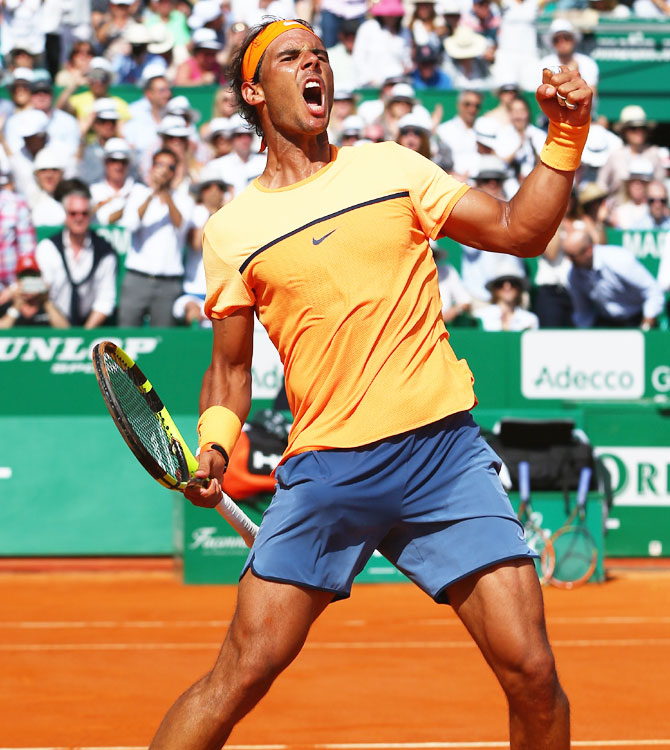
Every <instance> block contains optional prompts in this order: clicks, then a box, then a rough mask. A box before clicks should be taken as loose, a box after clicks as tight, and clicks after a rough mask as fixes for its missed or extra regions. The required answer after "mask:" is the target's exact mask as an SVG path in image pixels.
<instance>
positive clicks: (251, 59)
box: [242, 21, 318, 81]
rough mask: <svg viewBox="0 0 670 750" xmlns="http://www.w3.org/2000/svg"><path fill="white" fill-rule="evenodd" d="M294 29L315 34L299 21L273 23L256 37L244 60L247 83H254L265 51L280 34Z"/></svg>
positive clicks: (243, 73) (243, 75)
mask: <svg viewBox="0 0 670 750" xmlns="http://www.w3.org/2000/svg"><path fill="white" fill-rule="evenodd" d="M294 29H304V30H305V31H309V33H310V34H314V32H313V31H312V30H311V29H308V28H307V26H305V25H304V24H302V23H300V22H299V21H273V22H272V23H270V24H268V25H267V26H266V27H265V28H264V29H263V31H261V32H260V33H259V34H258V35H257V36H256V37H254V40H253V42H251V44H250V45H249V46H248V47H247V51H246V52H245V53H244V58H243V59H242V78H243V79H244V80H245V81H253V79H254V75H255V73H256V68H257V67H258V63H259V62H260V59H261V57H263V53H264V52H265V50H266V49H267V48H268V47H269V46H270V44H271V43H272V42H273V41H274V40H275V39H276V38H277V37H278V36H279V35H280V34H283V33H284V32H285V31H293V30H294ZM314 36H316V34H314ZM317 39H318V37H317Z"/></svg>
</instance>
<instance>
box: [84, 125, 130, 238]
mask: <svg viewBox="0 0 670 750" xmlns="http://www.w3.org/2000/svg"><path fill="white" fill-rule="evenodd" d="M103 158H104V162H105V174H104V177H103V178H102V179H101V180H100V181H98V182H94V183H93V184H92V185H91V202H92V211H93V221H94V222H96V223H97V224H115V223H116V222H118V221H120V220H121V217H122V216H123V209H124V208H125V206H126V203H127V201H128V198H129V196H130V192H131V190H132V189H133V186H134V185H135V179H134V177H133V176H132V175H131V174H130V167H131V162H132V158H133V154H132V149H131V147H130V145H129V144H128V143H127V142H126V141H124V140H123V138H110V139H109V140H108V141H107V143H105V147H104V149H103Z"/></svg>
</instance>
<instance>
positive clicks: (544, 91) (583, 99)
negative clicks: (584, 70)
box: [535, 65, 593, 125]
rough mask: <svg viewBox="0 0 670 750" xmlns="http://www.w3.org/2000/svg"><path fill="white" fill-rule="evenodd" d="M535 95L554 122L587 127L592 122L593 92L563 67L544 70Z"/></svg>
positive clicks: (572, 72) (577, 76) (574, 72)
mask: <svg viewBox="0 0 670 750" xmlns="http://www.w3.org/2000/svg"><path fill="white" fill-rule="evenodd" d="M535 96H536V98H537V101H538V104H539V105H540V107H541V108H542V111H543V112H544V114H545V115H546V116H547V117H548V118H549V120H550V121H551V122H565V123H567V124H569V125H586V124H587V123H589V122H590V121H591V102H592V100H593V91H591V89H590V88H589V87H588V85H587V83H586V81H585V80H584V79H583V78H582V77H581V76H580V75H579V73H578V72H577V71H576V70H568V68H566V67H565V66H564V65H561V66H559V65H557V66H555V67H552V68H544V69H543V70H542V83H541V84H540V86H539V87H538V89H537V92H536V94H535Z"/></svg>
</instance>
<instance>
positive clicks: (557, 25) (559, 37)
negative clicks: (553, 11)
mask: <svg viewBox="0 0 670 750" xmlns="http://www.w3.org/2000/svg"><path fill="white" fill-rule="evenodd" d="M581 39H582V35H581V34H580V32H579V31H577V29H576V28H575V27H574V26H573V25H572V23H571V22H570V21H568V20H567V18H555V19H554V20H553V21H552V22H551V25H550V26H549V31H548V32H547V34H546V36H545V38H544V42H545V45H546V47H547V48H548V49H550V50H551V52H549V53H548V54H547V55H545V56H544V57H543V58H542V59H541V60H540V69H539V70H538V74H537V75H538V79H539V78H540V76H541V75H542V69H543V68H551V67H554V66H556V65H564V66H565V67H567V68H569V69H570V70H577V71H579V75H580V76H581V77H582V78H583V79H584V80H585V81H586V83H587V84H588V85H589V86H590V88H591V89H592V90H593V93H594V94H595V92H596V89H597V88H598V79H599V75H600V74H599V71H598V63H597V62H596V61H595V60H594V59H593V58H592V57H589V55H585V54H583V53H581V52H577V47H578V45H579V43H580V42H581Z"/></svg>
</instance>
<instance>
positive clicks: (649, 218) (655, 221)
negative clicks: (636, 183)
mask: <svg viewBox="0 0 670 750" xmlns="http://www.w3.org/2000/svg"><path fill="white" fill-rule="evenodd" d="M631 229H642V230H648V229H665V230H668V229H670V209H669V208H668V191H667V189H666V187H665V184H664V183H663V182H659V181H657V180H654V181H653V182H650V183H649V184H648V185H647V210H646V212H645V214H644V215H643V216H641V217H640V218H639V219H638V220H637V221H636V222H635V223H634V224H633V225H632V226H631Z"/></svg>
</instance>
